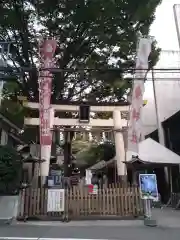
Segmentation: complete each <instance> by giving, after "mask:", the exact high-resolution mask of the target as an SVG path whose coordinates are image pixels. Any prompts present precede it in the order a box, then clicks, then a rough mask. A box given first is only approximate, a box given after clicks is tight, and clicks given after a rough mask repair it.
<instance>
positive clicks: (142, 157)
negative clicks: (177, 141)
mask: <svg viewBox="0 0 180 240" xmlns="http://www.w3.org/2000/svg"><path fill="white" fill-rule="evenodd" d="M136 161H138V162H141V163H144V164H145V163H146V164H162V165H180V156H179V155H177V154H176V153H174V152H172V151H171V150H169V149H167V148H166V147H164V146H163V145H161V144H159V143H158V142H156V141H154V140H153V139H151V138H147V139H146V140H144V141H142V142H141V143H140V144H139V154H138V156H137V154H134V153H132V152H127V161H126V163H127V164H128V163H134V162H136Z"/></svg>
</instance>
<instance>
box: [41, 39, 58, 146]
mask: <svg viewBox="0 0 180 240" xmlns="http://www.w3.org/2000/svg"><path fill="white" fill-rule="evenodd" d="M56 45H57V43H56V41H55V40H49V39H47V40H44V41H43V42H42V44H41V45H40V57H41V66H40V67H41V68H44V69H46V68H53V67H54V59H53V56H54V53H55V50H56ZM51 85H52V74H51V73H50V72H49V71H48V70H44V71H42V72H41V73H40V77H39V118H40V144H41V145H51V142H52V134H51V124H50V120H51V119H50V118H51V114H50V103H51Z"/></svg>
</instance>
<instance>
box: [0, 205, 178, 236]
mask: <svg viewBox="0 0 180 240" xmlns="http://www.w3.org/2000/svg"><path fill="white" fill-rule="evenodd" d="M153 217H154V218H156V219H157V221H158V227H153V228H152V227H146V226H144V224H143V221H142V220H132V221H129V220H126V221H122V220H119V221H105V220H104V221H72V222H69V223H62V222H27V223H22V222H18V223H14V224H12V225H9V226H8V225H6V226H5V225H4V226H0V240H79V239H80V240H81V239H83V240H86V239H89V240H91V239H93V240H95V239H96V240H97V239H112V240H116V239H119V240H143V239H146V240H152V239H155V240H156V239H163V240H169V239H171V240H179V239H180V211H177V210H172V209H162V210H160V209H154V210H153Z"/></svg>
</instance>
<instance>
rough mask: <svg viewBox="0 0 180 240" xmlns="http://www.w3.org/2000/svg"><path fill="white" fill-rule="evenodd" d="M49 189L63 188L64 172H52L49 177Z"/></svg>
mask: <svg viewBox="0 0 180 240" xmlns="http://www.w3.org/2000/svg"><path fill="white" fill-rule="evenodd" d="M48 187H49V188H53V187H55V188H57V187H58V188H62V187H63V186H62V171H61V170H53V169H51V171H50V176H48Z"/></svg>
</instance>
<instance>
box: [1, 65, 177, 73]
mask: <svg viewBox="0 0 180 240" xmlns="http://www.w3.org/2000/svg"><path fill="white" fill-rule="evenodd" d="M153 69H154V71H160V72H161V73H162V72H169V71H171V72H173V73H174V72H177V71H178V72H180V68H153ZM31 71H40V72H41V71H49V72H51V73H58V72H76V71H77V72H82V71H89V72H90V71H100V72H101V71H102V72H104V71H119V72H122V73H124V72H128V71H134V72H135V71H151V69H136V68H40V69H37V68H36V67H19V69H17V68H15V67H10V66H7V67H4V66H0V72H6V73H8V72H14V73H15V72H17V73H20V72H24V73H25V72H31Z"/></svg>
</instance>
